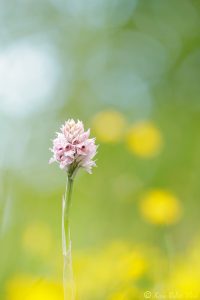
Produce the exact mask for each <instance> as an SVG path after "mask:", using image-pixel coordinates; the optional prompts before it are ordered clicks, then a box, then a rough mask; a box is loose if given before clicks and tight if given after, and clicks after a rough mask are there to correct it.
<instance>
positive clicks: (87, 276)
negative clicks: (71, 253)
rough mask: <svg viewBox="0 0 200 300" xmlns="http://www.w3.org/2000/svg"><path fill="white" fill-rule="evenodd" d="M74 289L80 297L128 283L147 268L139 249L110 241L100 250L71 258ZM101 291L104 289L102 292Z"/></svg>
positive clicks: (141, 274) (139, 276)
mask: <svg viewBox="0 0 200 300" xmlns="http://www.w3.org/2000/svg"><path fill="white" fill-rule="evenodd" d="M74 258H75V259H74V262H75V264H74V270H75V275H76V276H75V277H76V279H77V281H76V286H77V292H78V295H79V296H80V298H81V299H87V298H89V296H91V295H93V298H94V299H95V295H98V297H100V295H101V294H102V298H103V295H105V292H106V290H108V291H109V290H111V289H112V288H113V289H114V290H116V286H117V287H119V285H120V286H121V285H122V286H123V285H124V284H126V285H127V286H129V284H131V283H132V282H134V281H135V280H137V279H139V278H141V277H142V276H143V275H144V274H145V272H146V271H147V260H146V257H145V255H144V254H143V251H142V250H141V249H138V247H133V246H130V245H128V244H127V243H124V242H120V241H119V242H113V243H111V244H110V245H108V246H107V247H105V248H104V249H103V250H101V251H98V250H97V251H95V252H90V253H89V252H88V253H87V254H84V253H81V254H79V255H77V256H76V257H74ZM103 291H104V292H103Z"/></svg>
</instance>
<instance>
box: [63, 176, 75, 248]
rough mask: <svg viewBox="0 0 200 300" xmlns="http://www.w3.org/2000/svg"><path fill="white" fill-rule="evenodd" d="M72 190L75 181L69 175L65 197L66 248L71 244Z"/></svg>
mask: <svg viewBox="0 0 200 300" xmlns="http://www.w3.org/2000/svg"><path fill="white" fill-rule="evenodd" d="M72 189H73V179H72V178H71V177H70V176H69V175H68V177H67V184H66V191H65V197H64V201H65V203H64V228H65V238H66V248H68V246H69V242H70V240H69V239H70V226H69V212H70V207H71V201H72Z"/></svg>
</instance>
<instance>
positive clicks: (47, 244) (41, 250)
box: [22, 223, 53, 257]
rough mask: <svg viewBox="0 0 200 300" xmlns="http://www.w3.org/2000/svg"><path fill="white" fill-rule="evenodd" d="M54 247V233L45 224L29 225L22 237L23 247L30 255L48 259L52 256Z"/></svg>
mask: <svg viewBox="0 0 200 300" xmlns="http://www.w3.org/2000/svg"><path fill="white" fill-rule="evenodd" d="M52 245H53V238H52V233H51V230H50V228H49V227H48V225H47V224H45V223H33V224H30V225H28V226H27V228H26V229H25V231H24V233H23V235H22V246H23V248H24V250H25V251H27V252H28V253H30V254H34V255H39V256H42V257H46V256H48V255H49V254H51V252H52Z"/></svg>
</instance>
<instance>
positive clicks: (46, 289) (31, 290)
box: [6, 275, 63, 300]
mask: <svg viewBox="0 0 200 300" xmlns="http://www.w3.org/2000/svg"><path fill="white" fill-rule="evenodd" d="M6 293H7V297H6V300H63V288H62V285H61V284H60V283H57V282H54V281H47V280H43V279H35V278H32V277H30V276H28V275H27V276H21V275H19V276H17V277H14V278H12V279H11V280H9V281H8V282H7V285H6Z"/></svg>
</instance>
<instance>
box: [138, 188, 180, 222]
mask: <svg viewBox="0 0 200 300" xmlns="http://www.w3.org/2000/svg"><path fill="white" fill-rule="evenodd" d="M140 211H141V213H142V215H143V217H144V218H145V219H146V220H147V221H149V222H150V223H154V224H173V223H176V222H177V221H178V220H179V218H180V216H181V206H180V203H179V200H178V199H177V198H176V197H175V196H174V195H173V194H172V193H170V192H168V191H165V190H159V189H155V190H151V191H149V192H147V193H146V194H145V195H144V196H143V198H142V199H141V202H140Z"/></svg>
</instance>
